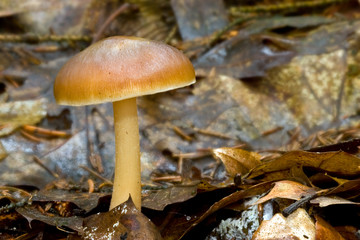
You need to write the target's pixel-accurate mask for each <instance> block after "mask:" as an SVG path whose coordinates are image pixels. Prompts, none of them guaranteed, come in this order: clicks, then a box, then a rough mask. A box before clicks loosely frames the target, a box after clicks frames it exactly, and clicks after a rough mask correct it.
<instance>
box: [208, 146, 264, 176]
mask: <svg viewBox="0 0 360 240" xmlns="http://www.w3.org/2000/svg"><path fill="white" fill-rule="evenodd" d="M213 154H214V156H215V157H216V158H218V159H220V160H221V161H222V162H223V163H224V165H225V168H226V171H227V172H228V174H229V175H230V176H232V177H234V176H235V175H236V174H237V173H240V174H242V175H243V174H246V173H248V172H249V171H250V170H251V169H252V168H254V167H256V166H258V165H260V163H261V162H260V158H261V155H260V154H258V153H256V152H249V151H246V150H243V149H238V148H229V147H223V148H216V149H213Z"/></svg>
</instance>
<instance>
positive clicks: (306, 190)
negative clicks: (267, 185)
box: [254, 180, 315, 204]
mask: <svg viewBox="0 0 360 240" xmlns="http://www.w3.org/2000/svg"><path fill="white" fill-rule="evenodd" d="M313 193H315V190H314V189H313V188H310V187H308V186H305V185H302V184H300V183H297V182H293V181H289V180H284V181H280V182H276V183H275V186H274V187H273V188H272V189H271V191H270V192H269V193H268V194H267V195H266V196H264V197H262V198H260V199H259V200H258V201H256V202H255V203H254V204H260V203H264V202H266V201H268V200H270V199H273V198H286V199H292V200H300V199H301V198H302V197H305V196H309V195H311V194H313Z"/></svg>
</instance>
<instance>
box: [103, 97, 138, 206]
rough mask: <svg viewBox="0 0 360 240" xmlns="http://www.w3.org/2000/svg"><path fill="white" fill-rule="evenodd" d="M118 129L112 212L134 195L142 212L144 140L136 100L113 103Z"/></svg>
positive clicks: (116, 128)
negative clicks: (142, 148)
mask: <svg viewBox="0 0 360 240" xmlns="http://www.w3.org/2000/svg"><path fill="white" fill-rule="evenodd" d="M113 109H114V128H115V177H114V188H113V194H112V198H111V203H110V209H113V208H114V207H116V206H117V205H119V204H121V203H123V202H125V201H126V200H128V198H129V194H130V195H131V198H132V201H133V202H134V204H135V206H136V208H137V209H141V170H140V139H139V125H138V116H137V107H136V98H130V99H126V100H121V101H117V102H113Z"/></svg>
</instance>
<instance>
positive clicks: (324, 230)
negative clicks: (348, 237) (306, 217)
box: [315, 215, 345, 240]
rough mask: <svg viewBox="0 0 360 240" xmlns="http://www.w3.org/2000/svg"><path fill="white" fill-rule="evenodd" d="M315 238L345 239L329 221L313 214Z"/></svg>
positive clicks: (320, 239)
mask: <svg viewBox="0 0 360 240" xmlns="http://www.w3.org/2000/svg"><path fill="white" fill-rule="evenodd" d="M315 219H316V223H315V228H316V240H345V238H343V237H342V236H341V234H340V233H339V232H338V231H336V229H335V228H333V227H332V226H331V225H330V224H329V223H327V222H326V221H325V220H324V219H322V218H321V217H320V216H318V215H316V216H315Z"/></svg>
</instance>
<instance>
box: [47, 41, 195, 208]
mask: <svg viewBox="0 0 360 240" xmlns="http://www.w3.org/2000/svg"><path fill="white" fill-rule="evenodd" d="M194 82H195V72H194V68H193V66H192V64H191V62H190V61H189V59H188V58H187V57H186V56H185V55H184V54H183V53H182V52H181V51H179V50H178V49H176V48H174V47H171V46H169V45H166V44H164V43H161V42H156V41H151V40H147V39H143V38H138V37H125V36H115V37H109V38H106V39H104V40H101V41H99V42H97V43H95V44H93V45H91V46H89V47H88V48H86V49H85V50H83V51H82V52H80V53H78V54H77V55H75V56H74V57H72V58H71V59H70V60H69V61H68V62H67V63H65V65H64V66H63V67H62V68H61V69H60V71H59V73H58V75H57V77H56V79H55V83H54V95H55V99H56V101H57V103H59V104H63V105H72V106H81V105H90V104H98V103H104V102H112V103H113V111H114V131H115V176H114V186H113V194H112V199H111V204H110V209H112V208H114V207H116V206H117V205H119V204H121V203H123V202H125V201H126V200H127V199H128V198H129V195H130V196H131V198H132V200H133V202H134V204H135V206H136V208H138V209H141V169H140V140H139V126H138V116H137V106H136V97H139V96H143V95H148V94H155V93H158V92H165V91H168V90H172V89H176V88H180V87H184V86H188V85H190V84H192V83H194Z"/></svg>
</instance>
